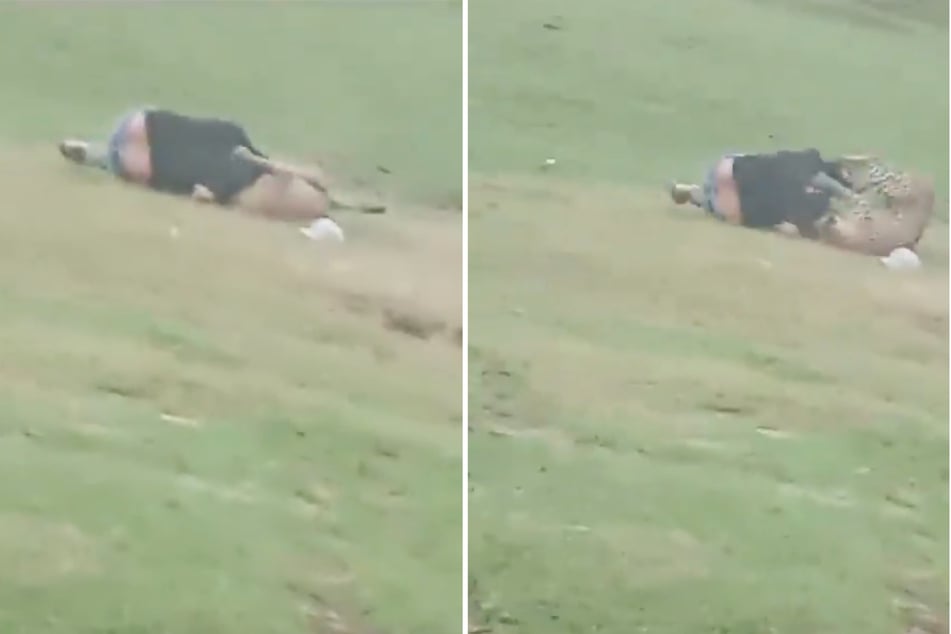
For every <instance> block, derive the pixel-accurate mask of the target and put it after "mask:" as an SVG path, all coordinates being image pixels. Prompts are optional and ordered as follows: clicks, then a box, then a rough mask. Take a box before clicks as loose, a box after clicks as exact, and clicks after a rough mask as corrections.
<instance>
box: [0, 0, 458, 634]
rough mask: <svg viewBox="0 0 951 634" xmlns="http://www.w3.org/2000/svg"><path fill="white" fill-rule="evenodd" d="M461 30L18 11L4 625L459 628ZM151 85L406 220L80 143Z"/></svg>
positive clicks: (8, 167)
mask: <svg viewBox="0 0 951 634" xmlns="http://www.w3.org/2000/svg"><path fill="white" fill-rule="evenodd" d="M460 28H461V11H460V7H459V6H458V3H455V4H435V3H429V4H418V3H417V4H407V3H384V4H373V5H370V4H365V3H350V4H348V3H332V4H328V3H320V4H318V3H282V4H275V3H268V4H266V5H265V4H264V3H258V4H251V3H234V6H227V7H226V6H223V4H216V5H215V6H211V4H210V3H207V4H206V5H205V6H199V5H198V4H196V3H191V4H188V5H187V6H171V5H169V4H165V5H163V6H158V5H154V4H145V3H143V4H141V5H134V6H133V5H130V4H127V5H124V6H120V5H119V4H118V3H109V4H106V3H101V4H97V5H90V4H87V3H84V4H83V6H73V7H67V6H65V4H63V3H60V4H54V3H43V4H42V5H37V6H35V7H31V6H27V5H25V4H20V5H17V6H14V5H12V4H11V5H8V6H6V7H3V8H0V77H2V78H3V82H4V85H3V94H4V98H3V99H0V139H2V144H0V187H2V189H3V192H4V194H5V195H4V199H3V204H2V205H0V252H2V256H0V261H2V266H0V341H2V343H0V350H2V354H0V482H2V484H0V571H2V572H0V632H3V633H4V634H54V633H56V634H106V633H107V632H109V633H116V634H119V633H122V634H133V633H134V634H146V633H156V634H158V633H160V632H162V633H166V632H175V633H176V634H179V633H182V634H184V633H194V634H210V633H216V632H217V633H228V634H237V633H247V634H252V633H253V634H262V633H265V632H273V633H275V634H285V633H294V632H300V633H302V634H303V633H305V632H315V633H316V632H321V633H323V632H349V633H352V634H368V633H370V632H386V633H388V634H389V633H396V632H402V633H407V634H408V633H413V634H417V633H432V634H443V633H445V632H449V631H454V630H455V629H456V627H458V623H459V618H460V616H459V615H460V613H461V602H460V592H459V589H460V579H461V564H460V557H461V552H460V551H461V548H460V534H461V517H460V513H461V504H460V499H459V497H460V495H459V492H460V487H461V484H462V483H461V476H460V463H461V449H460V438H459V427H460V424H461V406H460V397H461V367H460V366H461V359H462V354H461V350H460V349H459V345H458V339H459V328H460V326H461V320H462V317H461V305H462V297H461V282H460V277H461V223H460V215H459V213H458V212H457V211H453V210H447V209H446V207H447V206H451V205H456V204H458V200H459V196H460V193H461V186H460V180H461V179H460V171H461V159H460V157H459V147H460V118H461V116H460V113H461V107H462V105H461V102H460V96H459V95H460V86H461V72H460V51H459V48H460ZM141 103H155V104H160V105H166V106H170V107H173V108H177V109H181V110H184V111H189V112H198V113H210V114H217V115H224V116H232V117H235V118H237V119H238V120H240V121H242V122H244V123H246V125H247V126H248V127H249V129H250V130H251V132H252V136H253V137H254V138H255V139H257V140H260V144H261V145H262V146H263V147H264V148H265V149H268V150H272V151H274V152H276V153H278V154H286V155H290V156H292V157H300V158H310V157H319V158H323V159H325V160H326V161H327V163H328V164H329V166H330V167H331V168H332V170H333V171H334V172H335V173H336V174H337V175H338V176H340V177H341V179H343V180H346V181H354V182H363V183H366V184H368V185H371V186H373V187H375V188H378V189H381V190H382V191H384V192H385V193H387V194H389V195H390V196H391V198H392V199H393V200H394V209H393V213H392V215H389V216H384V217H374V218H367V217H362V218H359V217H354V216H346V215H344V216H341V217H340V218H339V221H340V223H341V224H342V225H343V226H344V227H345V229H346V230H347V231H348V233H349V236H350V241H349V244H348V245H346V247H345V248H342V249H341V248H337V249H329V250H327V249H317V248H315V247H314V245H312V244H309V243H305V242H304V241H303V240H302V239H301V237H300V236H299V235H298V234H297V232H296V230H295V229H294V228H293V227H285V226H278V225H269V224H266V223H264V222H261V221H256V220H253V219H250V218H246V217H242V216H239V215H236V214H235V213H233V212H227V211H223V210H221V211H216V210H210V209H207V208H204V207H197V206H195V205H193V204H191V203H189V202H187V201H178V200H174V199H172V198H167V197H162V196H158V195H155V194H151V193H149V192H145V191H140V190H135V189H132V188H128V187H123V186H120V185H118V184H116V183H115V182H113V181H111V180H110V179H108V178H107V177H105V176H104V175H100V174H96V173H89V172H82V171H81V170H79V169H78V168H75V167H74V166H71V165H67V164H66V163H65V162H64V161H62V160H61V159H60V158H59V156H58V155H57V154H56V152H55V146H54V143H55V141H57V140H58V139H59V138H60V137H61V136H63V135H83V134H88V135H96V134H103V133H105V132H106V131H107V130H108V127H109V124H110V122H111V121H112V120H113V119H114V118H115V117H116V116H117V115H118V114H119V113H120V111H122V110H123V109H125V108H127V107H129V106H131V105H136V104H141ZM408 148H409V149H411V151H407V149H408ZM378 165H381V166H384V167H386V168H388V169H389V171H390V172H391V174H389V175H386V174H384V173H382V172H380V171H379V170H378V169H377V166H378ZM407 201H410V202H407Z"/></svg>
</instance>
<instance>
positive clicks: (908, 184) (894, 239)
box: [821, 157, 934, 253]
mask: <svg viewBox="0 0 951 634" xmlns="http://www.w3.org/2000/svg"><path fill="white" fill-rule="evenodd" d="M843 165H844V166H845V172H846V173H845V174H844V175H845V176H846V177H847V178H848V179H849V180H850V182H851V183H852V191H853V192H855V195H854V196H852V197H851V198H848V199H839V200H836V201H835V202H834V203H833V205H832V209H831V210H830V211H831V213H830V215H829V217H827V218H826V221H825V222H824V223H823V227H822V228H821V233H823V234H824V237H825V239H826V240H827V241H830V242H835V243H839V244H840V245H841V246H845V247H846V248H850V249H853V250H858V251H863V252H867V253H887V252H889V251H890V250H891V249H893V248H896V247H897V246H909V247H913V246H914V245H915V244H917V242H918V240H919V239H920V237H921V234H922V233H923V232H924V230H925V227H926V226H927V224H928V221H929V219H930V217H931V214H932V212H933V205H934V189H933V187H932V186H931V184H930V183H927V182H925V181H923V180H922V179H920V178H917V177H915V176H913V175H912V174H910V173H908V172H905V171H902V170H897V169H894V168H891V167H890V166H888V165H887V164H885V163H884V162H882V161H880V160H878V159H870V158H865V157H863V158H862V159H861V160H853V161H848V160H844V161H843Z"/></svg>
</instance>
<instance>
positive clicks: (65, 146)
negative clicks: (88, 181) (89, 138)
mask: <svg viewBox="0 0 951 634" xmlns="http://www.w3.org/2000/svg"><path fill="white" fill-rule="evenodd" d="M88 151H89V144H88V143H86V142H85V141H79V140H76V139H64V140H63V141H60V142H59V153H60V154H62V155H63V157H64V158H65V159H66V160H68V161H72V162H73V163H80V164H85V163H86V156H87V153H88Z"/></svg>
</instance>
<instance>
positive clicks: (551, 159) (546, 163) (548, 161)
mask: <svg viewBox="0 0 951 634" xmlns="http://www.w3.org/2000/svg"><path fill="white" fill-rule="evenodd" d="M554 164H555V159H553V158H549V159H545V165H548V166H551V165H554Z"/></svg>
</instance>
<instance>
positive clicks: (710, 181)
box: [670, 149, 934, 255]
mask: <svg viewBox="0 0 951 634" xmlns="http://www.w3.org/2000/svg"><path fill="white" fill-rule="evenodd" d="M670 194H671V197H672V198H673V200H674V202H676V203H677V204H685V203H691V204H693V205H695V206H697V207H699V208H701V209H704V210H706V211H707V212H708V213H710V214H711V215H712V216H714V217H716V218H718V219H720V220H723V221H725V222H727V223H730V224H734V225H740V226H745V227H751V228H758V229H776V230H779V231H782V232H784V233H787V234H789V233H793V234H798V235H800V236H802V237H805V238H809V239H813V240H819V241H821V242H824V243H826V244H830V245H834V246H838V247H841V248H844V249H848V250H850V251H856V252H859V253H865V254H869V255H887V254H888V253H891V252H892V251H893V250H895V249H897V248H901V247H905V248H909V249H912V250H913V249H914V248H915V246H917V244H918V241H919V240H920V239H921V236H922V234H923V233H924V230H925V228H926V227H927V224H928V222H929V220H930V218H931V216H932V214H933V211H934V188H933V187H932V186H931V184H930V183H928V182H926V181H924V180H922V179H920V178H918V177H916V176H912V175H910V174H907V173H904V172H900V171H895V170H890V169H888V168H887V167H885V166H884V164H882V163H881V162H880V161H878V160H877V159H874V158H872V157H867V156H853V157H842V158H838V159H835V160H832V161H829V160H826V159H824V158H823V157H822V155H821V154H820V153H819V151H818V150H816V149H807V150H796V151H780V152H776V153H773V154H728V155H725V156H723V157H722V158H720V159H719V160H717V161H716V162H715V163H714V165H713V166H712V167H711V168H710V170H709V171H708V173H707V175H706V178H705V180H704V183H703V185H695V184H685V183H674V184H673V185H672V186H671V190H670Z"/></svg>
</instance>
